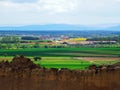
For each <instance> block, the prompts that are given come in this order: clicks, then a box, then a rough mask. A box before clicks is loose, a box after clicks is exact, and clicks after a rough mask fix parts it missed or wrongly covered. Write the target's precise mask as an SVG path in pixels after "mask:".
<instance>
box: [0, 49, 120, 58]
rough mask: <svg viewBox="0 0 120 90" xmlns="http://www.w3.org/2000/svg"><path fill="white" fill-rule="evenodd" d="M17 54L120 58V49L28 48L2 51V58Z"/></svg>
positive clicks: (0, 52) (0, 53)
mask: <svg viewBox="0 0 120 90" xmlns="http://www.w3.org/2000/svg"><path fill="white" fill-rule="evenodd" d="M17 54H18V55H20V54H23V55H25V56H41V57H56V56H58V57H77V56H78V57H79V56H81V57H86V56H87V57H88V56H89V57H107V56H108V57H109V56H110V57H113V56H115V57H119V56H120V48H29V49H28V48H26V49H13V50H10V49H8V50H7V49H6V50H5V49H1V50H0V56H4V55H7V56H14V55H17Z"/></svg>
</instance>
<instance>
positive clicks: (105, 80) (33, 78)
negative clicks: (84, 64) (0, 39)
mask: <svg viewBox="0 0 120 90" xmlns="http://www.w3.org/2000/svg"><path fill="white" fill-rule="evenodd" d="M0 90H120V63H116V64H114V65H108V66H104V65H101V66H99V67H97V66H96V65H91V66H90V67H89V70H69V69H66V68H63V69H56V68H51V69H46V68H43V67H40V66H38V65H36V64H34V63H33V62H32V61H31V60H30V59H29V58H26V57H24V56H23V55H21V56H20V57H14V58H13V60H12V62H8V61H5V62H4V61H2V62H0Z"/></svg>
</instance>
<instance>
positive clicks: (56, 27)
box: [0, 24, 120, 31]
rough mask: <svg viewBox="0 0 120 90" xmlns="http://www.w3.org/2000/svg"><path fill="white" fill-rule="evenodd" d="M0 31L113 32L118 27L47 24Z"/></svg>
mask: <svg viewBox="0 0 120 90" xmlns="http://www.w3.org/2000/svg"><path fill="white" fill-rule="evenodd" d="M0 30H26V31H27V30H40V31H43V30H46V31H47V30H110V31H111V30H114V31H120V25H115V26H109V27H102V26H83V25H67V24H49V25H28V26H16V27H0Z"/></svg>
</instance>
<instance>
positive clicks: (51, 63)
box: [0, 48, 120, 69]
mask: <svg viewBox="0 0 120 90" xmlns="http://www.w3.org/2000/svg"><path fill="white" fill-rule="evenodd" d="M21 54H23V55H25V56H26V57H29V58H31V59H32V60H33V57H35V56H40V57H42V60H40V61H34V63H36V64H38V65H41V66H43V67H46V68H69V69H87V68H88V67H89V66H90V65H91V64H96V65H103V64H105V65H108V64H114V63H117V62H120V48H36V49H35V48H30V49H17V50H16V49H13V50H10V49H9V50H7V49H6V50H4V49H1V50H0V61H2V60H8V61H11V60H12V57H13V56H14V55H21ZM74 57H89V58H90V57H92V59H94V58H95V60H93V61H92V59H90V60H89V58H88V60H86V59H84V58H82V59H77V58H74ZM101 57H102V59H101ZM107 58H109V59H110V58H111V59H110V60H107ZM114 58H115V59H114ZM116 58H117V60H116ZM104 59H105V60H104Z"/></svg>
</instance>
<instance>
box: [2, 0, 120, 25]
mask: <svg viewBox="0 0 120 90" xmlns="http://www.w3.org/2000/svg"><path fill="white" fill-rule="evenodd" d="M39 24H40V25H41V24H74V25H116V24H120V0H0V26H15V25H39Z"/></svg>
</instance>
